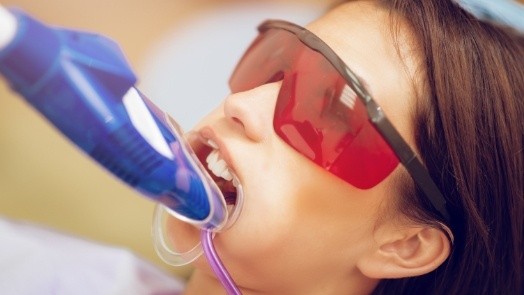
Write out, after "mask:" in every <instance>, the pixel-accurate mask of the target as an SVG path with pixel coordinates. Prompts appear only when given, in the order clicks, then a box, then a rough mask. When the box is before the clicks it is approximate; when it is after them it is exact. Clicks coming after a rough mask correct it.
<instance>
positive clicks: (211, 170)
mask: <svg viewBox="0 0 524 295" xmlns="http://www.w3.org/2000/svg"><path fill="white" fill-rule="evenodd" d="M188 141H189V144H190V145H191V147H192V149H193V151H194V152H195V154H196V156H197V157H198V160H199V161H200V163H201V164H202V166H203V167H204V168H205V169H206V171H207V173H208V174H209V175H210V176H211V178H212V179H213V181H214V182H215V183H216V185H217V186H218V188H219V189H220V191H221V192H222V195H223V196H224V199H225V202H226V204H227V205H228V206H234V205H236V203H237V193H238V190H237V187H238V186H239V182H238V180H237V178H236V176H235V175H234V173H233V172H232V170H231V168H230V167H229V166H228V165H227V163H226V161H225V160H224V159H223V158H222V156H221V154H220V150H219V149H218V145H217V144H216V143H214V142H213V141H212V140H206V139H204V138H202V137H201V136H198V135H196V134H194V133H193V134H189V135H188Z"/></svg>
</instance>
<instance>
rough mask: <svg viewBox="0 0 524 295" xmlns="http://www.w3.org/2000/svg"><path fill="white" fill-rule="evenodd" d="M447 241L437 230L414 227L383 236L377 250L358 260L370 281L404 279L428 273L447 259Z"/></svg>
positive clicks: (359, 265) (439, 230)
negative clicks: (371, 279) (374, 279)
mask: <svg viewBox="0 0 524 295" xmlns="http://www.w3.org/2000/svg"><path fill="white" fill-rule="evenodd" d="M449 252H450V242H449V240H448V238H447V236H446V234H445V233H444V232H443V231H442V230H441V229H438V228H433V227H417V228H409V229H404V230H401V232H395V234H394V236H393V235H391V236H389V237H388V236H387V235H386V236H384V235H383V236H382V238H381V239H379V240H377V244H376V247H375V248H373V249H370V251H369V252H368V253H367V254H366V255H364V257H362V259H361V260H359V261H358V263H357V267H358V268H359V269H360V271H361V272H362V273H363V274H364V275H366V276H368V277H370V278H377V279H381V278H403V277H413V276H419V275H423V274H426V273H429V272H431V271H433V270H435V269H436V268H437V267H439V266H440V265H441V264H442V263H443V262H444V261H445V260H446V259H447V257H448V256H449Z"/></svg>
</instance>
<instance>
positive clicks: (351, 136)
mask: <svg viewBox="0 0 524 295" xmlns="http://www.w3.org/2000/svg"><path fill="white" fill-rule="evenodd" d="M258 29H259V32H260V34H259V36H258V37H257V38H256V39H255V41H254V42H253V43H252V44H251V46H250V47H249V48H248V50H247V51H246V53H245V54H244V56H243V57H242V59H241V60H240V62H239V63H238V65H237V67H236V69H235V71H234V73H233V75H232V76H231V79H230V81H229V83H230V87H231V91H232V92H233V93H236V92H242V91H247V90H249V89H252V88H255V87H258V86H261V85H263V84H266V83H271V82H276V81H282V85H281V88H280V92H279V94H278V99H277V104H276V108H275V114H274V119H273V126H274V129H275V131H276V133H277V134H278V135H279V136H280V137H281V138H282V139H283V140H284V141H285V142H286V143H287V144H289V145H290V146H292V147H293V148H294V149H295V150H297V151H298V152H299V153H301V154H303V155H304V156H306V157H307V158H309V159H311V160H312V161H313V162H315V163H316V164H318V165H320V166H321V167H323V168H324V169H326V170H328V171H329V172H331V173H333V174H334V175H336V176H338V177H340V178H341V179H343V180H345V181H346V182H348V183H349V184H351V185H353V186H355V187H357V188H360V189H367V188H371V187H373V186H375V185H377V184H378V183H380V182H381V181H382V180H384V179H385V178H386V177H387V176H388V175H389V174H390V173H391V172H392V171H393V170H394V169H395V167H396V166H397V165H398V163H399V161H400V162H401V163H402V164H403V165H404V166H405V167H406V169H407V171H408V172H409V173H410V175H411V176H412V177H413V179H414V180H415V182H416V183H417V185H418V186H419V187H420V189H421V190H422V191H423V192H424V194H425V196H426V197H427V200H428V201H429V202H430V204H431V205H432V206H433V208H434V209H435V210H436V212H437V213H439V214H440V215H441V216H442V218H443V219H444V221H445V222H446V223H447V224H450V222H451V220H450V215H449V213H448V210H447V209H446V200H445V199H444V197H443V195H442V193H441V192H440V190H439V189H438V187H437V186H436V184H435V183H434V182H433V180H432V179H431V177H430V175H429V172H428V171H427V169H426V168H425V167H424V165H423V164H422V163H421V161H420V160H419V159H418V157H417V156H416V154H415V152H414V151H413V150H412V149H411V148H410V147H409V146H408V144H407V143H406V142H405V141H404V140H403V139H402V137H401V136H400V134H399V133H398V131H397V130H396V129H395V128H394V127H393V125H392V124H391V122H390V121H389V120H388V119H387V118H386V116H385V114H384V112H383V111H382V109H381V108H380V107H379V106H378V105H377V104H376V102H375V101H374V100H373V98H372V97H371V96H370V94H369V93H368V91H367V90H366V89H365V87H364V86H363V84H362V83H361V81H360V79H359V78H358V77H357V76H356V75H355V74H354V73H353V71H351V70H350V69H349V68H348V66H347V65H346V64H345V63H344V62H343V61H342V60H341V59H340V58H339V57H338V56H337V55H336V54H335V52H334V51H333V50H332V49H331V48H330V47H329V46H328V45H327V44H326V43H324V42H323V41H322V40H321V39H320V38H318V37H317V36H316V35H314V34H313V33H311V32H310V31H308V30H307V29H305V28H302V27H300V26H297V25H295V24H292V23H289V22H285V21H274V20H272V21H266V22H264V23H262V24H261V25H260V26H259V28H258Z"/></svg>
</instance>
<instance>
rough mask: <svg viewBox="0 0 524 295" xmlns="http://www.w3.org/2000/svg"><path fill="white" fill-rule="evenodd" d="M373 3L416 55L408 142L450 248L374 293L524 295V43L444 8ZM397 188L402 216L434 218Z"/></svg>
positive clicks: (437, 3)
mask: <svg viewBox="0 0 524 295" xmlns="http://www.w3.org/2000/svg"><path fill="white" fill-rule="evenodd" d="M380 2H381V4H382V5H383V6H384V7H386V8H387V9H388V10H389V11H391V13H392V15H395V16H398V15H400V16H401V17H402V18H403V19H405V20H407V22H408V25H409V26H411V28H412V32H413V34H414V39H415V40H416V41H417V42H418V44H419V47H420V51H421V53H422V54H423V56H422V64H421V73H422V74H423V75H424V76H425V84H426V85H425V86H426V88H427V89H426V91H425V93H426V95H424V96H421V97H420V98H419V100H418V103H417V106H416V109H415V112H414V126H415V139H416V143H417V148H418V150H419V151H420V156H421V158H422V159H423V161H424V162H425V163H426V165H427V167H428V169H429V171H430V173H431V175H432V177H433V179H434V180H435V181H436V183H437V184H438V185H439V187H440V188H441V190H442V192H443V194H444V195H445V197H446V199H447V202H448V205H449V209H450V210H451V212H452V215H453V218H454V220H453V222H452V224H450V225H449V226H450V228H451V230H452V232H453V234H454V237H455V241H454V244H453V246H452V253H451V255H450V257H449V258H448V260H447V261H446V262H445V263H444V264H443V265H442V266H440V267H439V268H438V269H437V270H435V271H433V272H431V273H429V274H427V275H424V276H420V277H413V278H406V279H398V280H383V281H381V282H380V283H379V285H378V287H377V288H376V290H375V291H374V294H522V293H523V292H524V288H523V278H522V276H523V262H524V261H523V249H524V243H523V231H524V226H523V223H524V200H523V199H524V188H523V187H524V169H523V164H524V160H523V158H524V156H523V154H524V151H523V145H524V142H523V141H524V135H523V133H524V128H523V127H524V38H523V36H522V35H518V34H517V33H515V32H512V31H511V30H509V29H507V28H502V27H499V26H497V25H494V24H491V23H487V22H484V21H480V20H478V19H476V18H475V17H473V16H472V15H471V14H469V13H467V12H466V11H464V10H463V9H462V8H461V7H459V6H458V5H457V4H456V3H454V2H453V1H451V0H424V1H413V0H384V1H380ZM405 187H406V188H409V189H408V191H406V193H405V194H404V198H403V200H402V202H403V204H402V206H401V208H404V209H403V213H404V214H406V215H407V216H409V217H411V218H413V219H415V220H418V221H423V220H426V221H425V222H428V220H429V223H431V220H436V218H437V217H436V216H435V215H434V214H433V213H432V211H431V210H430V208H429V207H428V206H427V204H424V203H423V201H421V200H423V199H424V198H422V197H420V194H421V192H420V191H419V190H418V189H417V188H416V187H415V186H412V185H409V184H408V185H405Z"/></svg>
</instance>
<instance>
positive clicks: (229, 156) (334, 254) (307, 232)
mask: <svg viewBox="0 0 524 295" xmlns="http://www.w3.org/2000/svg"><path fill="white" fill-rule="evenodd" d="M388 22H389V18H388V14H387V13H386V12H385V11H383V10H382V9H380V8H378V7H377V6H375V4H373V3H372V2H371V1H362V2H361V1H358V2H349V3H346V4H343V5H342V6H339V7H337V8H335V9H334V10H332V11H331V12H329V13H327V14H326V15H325V16H323V17H321V18H320V19H318V20H316V21H314V22H313V23H311V24H310V25H308V26H307V27H308V29H310V30H311V31H312V32H314V33H315V34H317V35H318V36H319V37H321V38H322V39H323V40H324V41H325V42H326V43H327V44H329V45H330V46H331V47H332V48H333V49H334V50H335V52H337V53H338V54H339V55H340V57H341V58H342V59H343V60H344V61H345V62H346V63H347V64H348V65H349V66H350V67H351V68H352V69H353V70H354V71H355V72H356V73H357V74H358V75H359V76H361V77H363V78H364V80H366V83H367V84H369V87H368V88H369V90H370V92H371V93H372V94H373V95H374V97H375V99H376V100H377V102H378V103H379V105H381V106H382V108H383V109H384V111H385V113H386V114H387V115H388V117H389V118H390V120H391V121H392V122H393V124H394V125H395V126H396V128H397V129H398V130H399V132H400V133H401V135H402V136H403V137H404V138H405V139H406V140H407V142H408V143H409V144H410V145H411V146H414V145H413V135H412V126H411V122H410V120H409V118H410V106H412V105H413V101H414V93H415V92H414V87H413V81H412V79H411V78H410V75H411V74H413V73H414V72H415V70H416V69H415V66H414V64H415V62H414V60H415V59H405V58H403V59H401V58H400V57H399V54H398V53H399V52H398V51H397V48H395V46H394V43H393V41H392V37H391V35H390V31H389V28H388V24H389V23H388ZM402 36H404V37H406V36H407V34H401V38H400V40H408V39H406V38H407V37H406V38H403V37H402ZM406 44H409V43H406ZM406 46H407V45H405V46H404V45H403V46H401V51H404V49H406V50H407V51H409V49H410V48H409V47H406ZM279 87H280V82H276V83H271V84H266V85H263V86H260V87H258V88H255V89H252V90H249V91H246V92H242V93H236V94H232V95H229V96H228V97H226V99H225V100H224V102H223V104H221V105H220V106H219V107H218V108H217V109H216V110H215V111H213V112H212V113H211V114H209V115H208V116H207V117H205V118H204V119H203V120H202V121H201V122H200V123H199V124H198V125H197V126H196V127H195V132H196V134H198V136H203V137H206V138H212V139H213V140H214V141H216V142H217V143H218V144H219V146H220V151H221V154H222V157H223V158H225V159H226V161H227V162H228V165H229V167H230V168H231V169H232V170H233V171H234V173H235V174H236V175H237V176H238V178H239V179H240V182H241V183H242V185H243V187H244V194H245V200H244V206H243V208H242V213H241V215H240V217H239V218H238V220H237V221H236V223H235V224H234V225H233V226H232V227H231V228H229V229H228V230H226V231H224V232H222V233H220V234H218V235H217V236H216V237H215V239H214V244H215V247H216V248H217V251H218V253H219V256H220V258H221V259H222V261H223V262H224V264H225V266H226V268H227V269H228V271H229V272H230V274H231V275H232V277H233V278H234V280H235V282H236V283H237V284H238V286H239V287H240V288H241V290H242V292H243V294H367V293H370V292H371V291H372V290H373V288H374V287H375V286H376V284H377V283H378V281H379V280H380V279H381V278H388V277H389V278H392V277H404V276H413V275H420V274H423V273H427V272H429V271H432V270H434V269H435V268H436V267H438V266H439V265H440V264H441V263H442V262H443V261H444V260H445V259H446V258H447V256H448V254H449V243H448V242H447V239H446V236H445V235H444V233H443V232H442V231H440V230H438V229H434V228H429V227H426V226H424V225H419V224H415V223H413V222H411V221H409V220H407V219H406V218H404V217H403V216H401V215H400V214H399V213H397V211H396V210H395V209H394V205H393V204H394V200H395V199H396V198H399V197H400V196H398V194H397V193H396V190H395V189H394V188H395V179H396V177H395V176H396V175H397V174H398V173H402V171H403V168H402V167H401V166H399V167H397V168H396V170H395V171H394V172H393V173H392V174H391V175H390V176H388V178H386V179H385V180H384V181H383V182H381V183H380V184H378V185H377V186H375V187H373V188H371V189H368V190H359V189H357V188H355V187H352V186H351V185H349V184H347V183H346V182H344V181H342V180H340V179H338V178H336V177H335V176H333V175H331V174H330V173H328V172H326V171H325V170H323V169H321V168H319V167H317V166H316V165H314V164H313V163H312V162H310V161H309V160H307V159H306V158H304V157H302V156H301V155H300V154H298V153H297V152H296V151H294V150H293V149H292V148H290V147H289V146H288V145H287V144H286V143H284V142H283V141H282V140H281V139H280V138H279V137H278V136H277V135H276V133H275V132H274V130H273V128H272V119H273V112H274V107H275V103H276V98H277V94H278V90H279ZM189 138H190V140H192V136H189ZM192 144H193V146H194V148H195V149H196V150H198V149H201V147H200V144H199V143H198V142H197V141H194V140H193V141H192ZM168 230H169V231H170V234H171V236H172V237H176V240H177V243H178V245H181V247H188V246H190V245H194V243H196V242H197V240H198V232H197V230H195V229H194V228H191V227H190V226H188V225H185V224H182V223H180V222H178V221H176V220H174V219H172V220H170V222H169V226H168ZM195 268H196V269H195V272H194V274H193V276H192V278H191V280H190V282H189V283H188V286H187V290H186V294H224V293H225V291H224V290H223V288H222V286H221V285H220V283H219V282H218V281H217V280H216V279H215V277H214V275H213V272H212V271H211V269H210V268H209V266H208V265H207V262H206V260H205V258H203V257H201V258H200V259H198V260H197V261H196V262H195Z"/></svg>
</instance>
